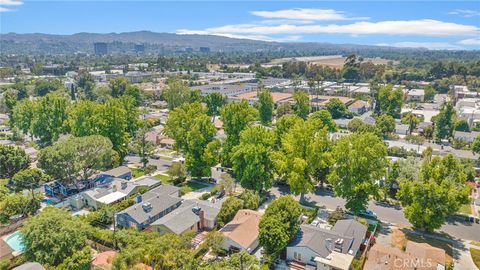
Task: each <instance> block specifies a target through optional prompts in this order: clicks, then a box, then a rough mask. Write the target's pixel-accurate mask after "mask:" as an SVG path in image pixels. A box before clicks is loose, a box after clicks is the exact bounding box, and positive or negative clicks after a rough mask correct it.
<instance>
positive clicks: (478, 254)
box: [470, 248, 480, 268]
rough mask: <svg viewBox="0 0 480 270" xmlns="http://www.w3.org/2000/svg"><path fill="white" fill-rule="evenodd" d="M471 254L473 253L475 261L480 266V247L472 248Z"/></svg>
mask: <svg viewBox="0 0 480 270" xmlns="http://www.w3.org/2000/svg"><path fill="white" fill-rule="evenodd" d="M470 255H472V260H473V263H475V265H476V266H477V267H478V268H480V249H476V248H470Z"/></svg>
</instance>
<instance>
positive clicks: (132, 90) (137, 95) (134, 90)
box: [123, 85, 142, 106]
mask: <svg viewBox="0 0 480 270" xmlns="http://www.w3.org/2000/svg"><path fill="white" fill-rule="evenodd" d="M123 95H125V96H129V97H132V98H133V100H134V105H135V106H140V104H142V92H141V90H140V88H138V86H135V85H128V86H127V88H126V89H125V93H123Z"/></svg>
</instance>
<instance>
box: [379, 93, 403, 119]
mask: <svg viewBox="0 0 480 270" xmlns="http://www.w3.org/2000/svg"><path fill="white" fill-rule="evenodd" d="M378 101H379V103H380V109H381V110H382V112H383V113H386V114H388V115H390V116H392V117H393V118H400V113H401V110H402V105H403V91H402V89H401V88H395V89H394V88H393V85H386V86H380V87H379V90H378Z"/></svg>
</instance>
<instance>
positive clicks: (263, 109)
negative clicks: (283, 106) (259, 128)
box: [257, 89, 274, 125]
mask: <svg viewBox="0 0 480 270" xmlns="http://www.w3.org/2000/svg"><path fill="white" fill-rule="evenodd" d="M257 97H258V104H257V108H258V112H259V116H260V122H261V123H262V124H263V125H269V124H270V123H271V122H272V117H273V107H274V103H273V98H272V94H271V93H270V91H269V90H268V89H262V90H259V91H258V92H257Z"/></svg>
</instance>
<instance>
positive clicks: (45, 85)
mask: <svg viewBox="0 0 480 270" xmlns="http://www.w3.org/2000/svg"><path fill="white" fill-rule="evenodd" d="M61 88H63V87H62V85H61V83H60V82H59V81H58V80H46V79H42V80H38V81H37V82H36V83H35V89H34V91H35V94H36V95H37V96H39V97H43V96H46V95H47V94H48V93H50V92H53V91H56V90H58V89H61Z"/></svg>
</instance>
